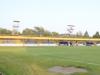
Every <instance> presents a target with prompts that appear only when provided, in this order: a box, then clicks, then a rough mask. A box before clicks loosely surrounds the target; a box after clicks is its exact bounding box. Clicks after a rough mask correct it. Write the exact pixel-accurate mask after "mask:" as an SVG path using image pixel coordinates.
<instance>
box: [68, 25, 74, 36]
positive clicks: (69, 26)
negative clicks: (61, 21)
mask: <svg viewBox="0 0 100 75" xmlns="http://www.w3.org/2000/svg"><path fill="white" fill-rule="evenodd" d="M74 27H75V26H74V25H67V32H68V35H69V36H70V37H71V35H72V33H73V31H74Z"/></svg>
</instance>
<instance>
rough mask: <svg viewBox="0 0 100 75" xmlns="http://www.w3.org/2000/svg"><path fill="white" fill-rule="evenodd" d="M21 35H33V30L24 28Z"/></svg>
mask: <svg viewBox="0 0 100 75" xmlns="http://www.w3.org/2000/svg"><path fill="white" fill-rule="evenodd" d="M22 35H35V32H34V31H33V29H29V28H26V29H24V30H23V31H22Z"/></svg>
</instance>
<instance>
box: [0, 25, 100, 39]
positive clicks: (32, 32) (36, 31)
mask: <svg viewBox="0 0 100 75" xmlns="http://www.w3.org/2000/svg"><path fill="white" fill-rule="evenodd" d="M13 32H14V31H12V30H9V29H5V28H0V35H16V34H12V33H13ZM17 35H22V36H50V37H78V38H100V33H99V32H98V31H97V32H96V33H95V34H94V35H93V36H90V35H89V33H88V31H86V32H85V33H84V34H83V33H82V32H81V31H80V32H77V33H76V34H74V35H73V34H71V35H70V36H69V35H68V34H67V33H66V34H60V33H58V32H51V31H49V30H47V29H45V28H43V27H38V26H36V27H34V28H32V29H31V28H25V29H24V30H23V31H22V32H17Z"/></svg>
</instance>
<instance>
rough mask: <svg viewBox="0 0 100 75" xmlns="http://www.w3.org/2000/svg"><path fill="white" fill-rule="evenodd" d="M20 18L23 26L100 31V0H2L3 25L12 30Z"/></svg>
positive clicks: (62, 30)
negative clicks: (70, 27) (72, 27)
mask: <svg viewBox="0 0 100 75" xmlns="http://www.w3.org/2000/svg"><path fill="white" fill-rule="evenodd" d="M14 20H19V21H20V23H19V30H23V29H25V28H33V27H34V26H42V27H44V28H45V29H47V30H50V31H56V32H59V33H67V28H68V26H67V25H75V27H74V31H73V33H76V32H79V31H82V33H84V32H85V31H86V30H87V31H88V32H89V34H90V35H93V34H94V33H95V32H96V31H99V32H100V0H0V27H3V28H7V29H10V30H12V25H14V22H13V21H14Z"/></svg>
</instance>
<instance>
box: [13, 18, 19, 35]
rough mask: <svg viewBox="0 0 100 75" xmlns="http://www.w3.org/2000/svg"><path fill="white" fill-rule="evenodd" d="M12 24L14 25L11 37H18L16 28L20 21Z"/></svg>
mask: <svg viewBox="0 0 100 75" xmlns="http://www.w3.org/2000/svg"><path fill="white" fill-rule="evenodd" d="M13 23H14V25H13V31H12V35H18V28H19V23H20V21H18V20H15V21H13Z"/></svg>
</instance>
